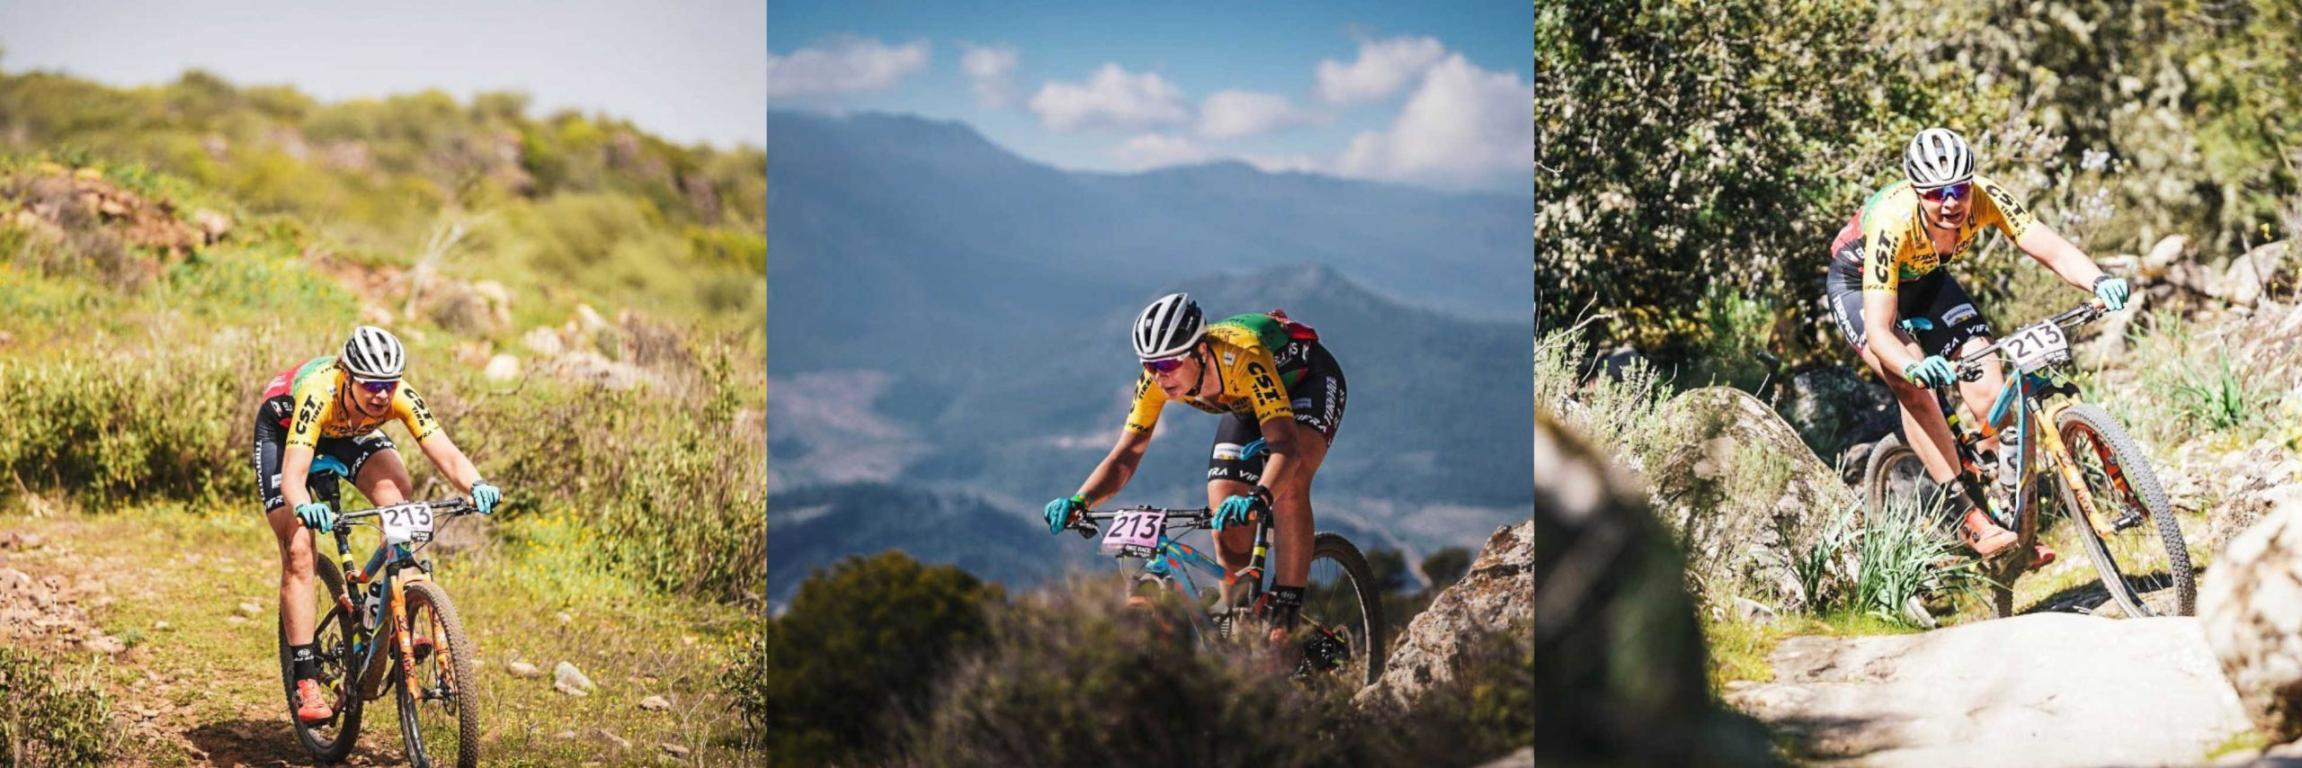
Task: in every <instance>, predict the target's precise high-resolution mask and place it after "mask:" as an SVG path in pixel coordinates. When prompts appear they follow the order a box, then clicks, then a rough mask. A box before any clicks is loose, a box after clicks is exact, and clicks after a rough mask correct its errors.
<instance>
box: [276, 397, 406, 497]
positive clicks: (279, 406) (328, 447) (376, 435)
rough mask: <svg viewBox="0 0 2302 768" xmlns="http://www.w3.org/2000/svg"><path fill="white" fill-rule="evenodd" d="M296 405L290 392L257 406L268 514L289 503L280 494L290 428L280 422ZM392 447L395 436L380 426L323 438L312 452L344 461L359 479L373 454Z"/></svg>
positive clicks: (392, 448)
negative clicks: (282, 461)
mask: <svg viewBox="0 0 2302 768" xmlns="http://www.w3.org/2000/svg"><path fill="white" fill-rule="evenodd" d="M294 407H295V406H294V404H293V403H292V402H291V401H290V399H289V397H288V396H287V395H280V396H277V397H273V398H270V399H267V400H265V401H264V403H263V404H262V405H259V406H257V407H256V450H255V454H254V456H253V459H254V463H255V467H256V496H257V498H260V499H262V500H263V502H264V511H265V512H266V513H270V512H271V511H272V510H274V509H278V508H279V507H280V506H281V505H283V504H286V503H287V498H286V497H285V496H283V495H282V494H281V493H280V455H281V451H282V450H283V449H284V447H285V446H286V445H287V439H288V428H287V427H285V426H282V425H281V424H280V419H281V418H282V417H284V416H286V415H287V414H288V413H289V412H291V411H292V410H293V409H294ZM390 450H396V449H395V448H394V446H393V445H392V439H391V438H389V437H385V436H384V431H383V430H381V429H378V430H375V431H372V432H369V433H367V434H365V435H361V436H359V437H323V438H320V442H319V444H318V445H317V446H314V451H315V452H314V454H313V455H314V456H329V457H333V458H335V460H337V461H341V462H343V463H344V466H345V467H348V468H350V469H351V472H352V477H355V478H356V477H359V476H360V467H361V466H364V465H366V464H367V463H368V459H369V458H370V457H373V456H375V455H376V454H377V453H381V452H383V451H390Z"/></svg>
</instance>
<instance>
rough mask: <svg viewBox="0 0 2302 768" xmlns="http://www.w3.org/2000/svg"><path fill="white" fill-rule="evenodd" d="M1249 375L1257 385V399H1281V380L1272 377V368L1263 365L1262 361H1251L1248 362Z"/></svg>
mask: <svg viewBox="0 0 2302 768" xmlns="http://www.w3.org/2000/svg"><path fill="white" fill-rule="evenodd" d="M1247 375H1248V376H1249V377H1250V379H1249V380H1250V381H1251V382H1253V384H1254V386H1255V399H1256V400H1258V401H1263V400H1277V399H1279V382H1278V381H1276V380H1274V379H1272V378H1271V369H1269V368H1265V367H1263V364H1262V363H1257V362H1250V363H1248V364H1247Z"/></svg>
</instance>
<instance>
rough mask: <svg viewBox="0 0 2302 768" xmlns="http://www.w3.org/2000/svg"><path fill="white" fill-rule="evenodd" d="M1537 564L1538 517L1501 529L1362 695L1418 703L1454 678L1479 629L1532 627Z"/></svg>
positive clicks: (1419, 617)
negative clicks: (1420, 697) (1426, 692)
mask: <svg viewBox="0 0 2302 768" xmlns="http://www.w3.org/2000/svg"><path fill="white" fill-rule="evenodd" d="M1534 564H1535V523H1534V521H1532V520H1529V521H1527V522H1524V523H1520V524H1518V525H1515V526H1505V527H1502V528H1497V529H1495V534H1494V535H1493V536H1490V537H1488V538H1487V544H1486V546H1485V547H1484V548H1482V549H1481V550H1480V551H1479V558H1478V559H1477V560H1475V561H1473V562H1472V563H1471V569H1470V571H1469V572H1467V573H1466V574H1464V576H1463V579H1462V580H1461V581H1458V582H1456V583H1455V584H1454V585H1453V586H1450V587H1448V588H1446V589H1445V590H1442V591H1440V592H1439V596H1438V598H1437V599H1435V600H1433V601H1431V606H1430V607H1429V608H1426V609H1424V610H1423V612H1422V613H1419V614H1416V615H1415V620H1414V621H1413V622H1412V623H1410V624H1408V625H1407V630H1406V633H1405V634H1404V635H1403V636H1402V637H1400V639H1399V642H1398V644H1397V645H1396V646H1395V649H1394V650H1393V651H1392V652H1391V656H1390V660H1389V665H1388V666H1386V667H1385V668H1384V670H1383V677H1382V679H1380V680H1377V681H1375V684H1374V685H1370V686H1368V687H1367V688H1366V689H1365V690H1362V691H1360V692H1359V695H1358V697H1359V699H1361V700H1362V701H1365V700H1370V699H1373V698H1374V697H1376V696H1385V695H1387V696H1390V697H1392V699H1393V700H1395V701H1399V702H1402V703H1404V702H1408V701H1412V700H1413V699H1414V698H1415V697H1416V696H1417V695H1419V694H1420V693H1421V692H1422V691H1423V690H1424V689H1426V688H1429V687H1430V686H1432V685H1434V684H1438V683H1443V682H1447V681H1449V680H1452V679H1454V676H1455V674H1454V671H1455V670H1456V669H1459V668H1461V667H1462V666H1463V662H1462V658H1463V656H1464V654H1465V653H1466V652H1467V651H1469V650H1470V648H1471V646H1470V643H1471V641H1472V640H1474V639H1475V638H1476V637H1477V636H1478V635H1479V633H1482V632H1511V631H1514V630H1516V629H1518V628H1522V627H1525V626H1527V625H1528V622H1530V621H1531V620H1533V618H1534V615H1535V603H1534V599H1535V571H1534ZM1522 631H1523V630H1522ZM1521 647H1525V646H1521Z"/></svg>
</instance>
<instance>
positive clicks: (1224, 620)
mask: <svg viewBox="0 0 2302 768" xmlns="http://www.w3.org/2000/svg"><path fill="white" fill-rule="evenodd" d="M1255 517H1256V518H1257V519H1256V520H1255V521H1254V525H1255V545H1254V548H1253V549H1251V550H1249V555H1248V560H1247V564H1246V565H1245V566H1242V567H1241V568H1240V569H1239V570H1238V571H1236V572H1230V573H1226V572H1225V571H1224V570H1223V566H1222V565H1221V564H1219V563H1217V562H1215V560H1213V559H1211V558H1209V557H1208V556H1206V555H1204V554H1201V553H1200V552H1199V550H1198V549H1197V548H1195V547H1192V546H1191V545H1189V544H1186V543H1183V542H1182V541H1180V540H1178V538H1177V537H1178V536H1181V535H1183V534H1185V533H1189V532H1190V531H1193V530H1197V529H1201V528H1210V527H1211V526H1212V523H1213V520H1214V514H1213V512H1212V511H1210V510H1209V509H1208V508H1206V507H1194V508H1175V509H1170V508H1166V507H1152V506H1137V507H1127V508H1124V509H1117V510H1109V511H1103V512H1096V511H1092V510H1089V511H1086V512H1083V513H1081V514H1079V515H1077V516H1075V517H1073V518H1072V521H1071V523H1070V525H1068V526H1067V527H1068V528H1070V529H1071V530H1074V531H1078V532H1079V535H1080V536H1082V537H1085V538H1088V539H1093V538H1095V536H1096V535H1097V534H1098V533H1102V534H1103V543H1102V545H1101V547H1100V549H1101V551H1102V552H1103V553H1104V554H1107V555H1111V556H1113V557H1114V558H1116V559H1119V560H1121V561H1125V560H1130V559H1140V560H1142V561H1144V562H1143V565H1142V566H1141V567H1140V568H1139V569H1138V570H1137V571H1136V574H1135V578H1134V579H1133V581H1134V584H1135V590H1136V594H1134V595H1131V596H1130V598H1129V602H1130V603H1140V602H1142V601H1143V599H1144V598H1145V597H1146V596H1145V595H1143V594H1141V590H1144V589H1146V588H1150V589H1162V590H1169V591H1173V592H1175V593H1178V594H1181V595H1182V596H1184V598H1185V599H1186V601H1187V602H1188V603H1190V605H1191V606H1193V608H1194V609H1195V610H1189V611H1186V614H1187V615H1188V616H1189V617H1190V619H1189V625H1190V627H1191V628H1192V631H1193V635H1194V637H1195V639H1196V640H1197V641H1198V643H1199V644H1200V647H1201V648H1209V647H1212V646H1213V645H1214V644H1215V643H1216V642H1217V641H1221V640H1227V639H1229V638H1230V637H1231V636H1232V635H1233V634H1234V632H1233V630H1234V628H1235V627H1238V626H1242V623H1241V622H1242V621H1244V622H1246V623H1245V626H1252V625H1253V624H1255V623H1259V622H1261V621H1264V620H1265V619H1266V616H1265V614H1266V612H1267V604H1266V603H1267V601H1266V600H1265V599H1264V598H1265V593H1266V592H1267V591H1268V590H1269V588H1270V587H1271V586H1272V585H1271V584H1269V583H1266V579H1267V577H1269V574H1267V573H1266V572H1265V569H1264V564H1265V561H1266V557H1267V555H1268V554H1269V552H1270V550H1271V530H1272V520H1271V518H1272V517H1273V516H1272V515H1270V514H1268V513H1265V514H1259V515H1256V516H1255ZM1102 523H1109V524H1110V530H1109V531H1108V532H1103V531H1101V530H1100V525H1099V524H1102ZM1194 568H1196V569H1198V570H1200V571H1203V572H1205V573H1206V574H1208V575H1209V576H1211V577H1213V578H1217V579H1223V580H1225V581H1227V582H1229V583H1230V584H1231V585H1232V592H1233V594H1232V595H1231V597H1232V602H1231V603H1230V604H1221V602H1222V601H1220V600H1216V599H1214V596H1213V595H1207V596H1205V597H1202V595H1201V593H1200V591H1199V584H1198V580H1197V579H1196V578H1194V577H1193V576H1192V573H1191V571H1192V569H1194ZM1210 602H1213V603H1217V604H1216V605H1213V606H1211V607H1210V606H1209V605H1208V603H1210ZM1242 614H1243V615H1242ZM1383 631H1384V630H1383V599H1382V595H1381V593H1380V591H1379V590H1378V588H1377V587H1376V585H1375V577H1374V570H1373V569H1371V568H1369V567H1368V566H1367V558H1366V556H1365V555H1363V554H1360V552H1359V548H1358V547H1357V546H1355V545H1353V544H1352V543H1351V541H1350V540H1349V539H1346V538H1344V537H1343V535H1342V534H1339V533H1334V532H1331V531H1320V532H1318V533H1317V534H1314V535H1313V536H1312V537H1311V572H1310V579H1309V581H1308V583H1307V584H1305V586H1304V590H1303V607H1302V609H1301V610H1300V611H1299V612H1298V613H1297V625H1296V628H1295V633H1294V634H1293V635H1292V636H1291V638H1290V640H1289V642H1290V643H1294V644H1295V645H1296V646H1297V648H1298V649H1299V650H1300V651H1301V652H1302V656H1301V658H1300V660H1299V661H1298V662H1297V663H1296V667H1295V672H1294V674H1295V677H1296V679H1298V680H1303V679H1310V678H1313V677H1331V678H1333V679H1338V680H1342V681H1346V682H1350V683H1352V684H1353V685H1355V686H1356V685H1367V684H1371V683H1373V682H1375V680H1376V678H1379V677H1382V676H1383V660H1384V654H1385V648H1386V647H1387V646H1386V645H1385V642H1384V641H1385V638H1384V637H1383ZM1237 634H1241V635H1244V636H1248V637H1259V636H1260V635H1258V634H1256V633H1252V632H1242V633H1237Z"/></svg>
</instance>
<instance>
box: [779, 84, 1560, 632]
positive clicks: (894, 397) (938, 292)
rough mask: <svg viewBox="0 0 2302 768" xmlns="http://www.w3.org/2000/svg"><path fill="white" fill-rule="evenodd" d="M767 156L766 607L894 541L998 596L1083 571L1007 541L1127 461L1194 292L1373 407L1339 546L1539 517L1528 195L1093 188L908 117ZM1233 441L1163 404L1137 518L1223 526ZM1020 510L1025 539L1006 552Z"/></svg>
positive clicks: (858, 119) (1306, 187)
mask: <svg viewBox="0 0 2302 768" xmlns="http://www.w3.org/2000/svg"><path fill="white" fill-rule="evenodd" d="M768 131H769V132H768V221H769V225H768V249H769V250H768V265H769V266H768V372H769V377H770V378H769V391H768V419H769V429H768V433H769V435H770V437H771V439H770V460H769V468H770V474H771V488H772V489H773V490H774V491H775V496H774V497H773V498H771V499H770V515H769V541H770V552H769V558H770V585H769V587H770V592H771V594H784V593H786V592H787V590H788V589H789V588H790V587H791V586H792V585H795V584H796V583H797V580H798V579H799V578H802V577H804V575H805V572H806V569H807V568H812V567H817V566H820V565H824V564H828V563H829V562H831V561H833V560H836V559H837V557H838V556H840V555H841V554H842V553H848V554H855V553H865V552H872V551H878V550H879V549H884V548H886V547H889V546H899V547H902V548H904V549H906V550H907V551H910V552H912V554H914V555H915V556H919V557H922V558H925V559H932V560H938V561H942V562H962V563H963V564H972V565H971V570H972V569H973V566H982V567H985V568H987V569H989V570H987V571H978V573H982V574H983V575H986V576H989V577H992V578H1001V579H1007V578H1014V577H1018V576H1019V575H1026V574H1036V575H1045V574H1046V573H1048V572H1051V571H1052V570H1054V569H1055V568H1057V567H1059V565H1058V561H1056V560H1047V559H1044V558H1043V557H1041V556H1042V555H1044V554H1045V549H1046V547H1052V546H1055V545H1056V544H1057V542H1049V543H1048V544H1047V545H1043V546H1032V547H1023V548H1021V549H1014V548H1013V547H1015V546H1021V544H1020V541H1008V540H1009V539H1010V537H1012V536H1017V535H1021V536H1037V537H1041V538H1040V539H1038V540H1040V541H1045V540H1046V536H1047V534H1046V531H1045V529H1044V528H1040V529H1039V530H1038V531H1037V532H1036V533H1035V534H1033V533H1032V532H1031V530H1030V529H1029V527H1027V526H1028V524H1029V521H1028V518H1029V517H1032V516H1035V515H1036V507H1037V506H1038V504H1040V503H1043V502H1044V501H1045V499H1047V498H1051V497H1054V496H1056V495H1060V494H1063V493H1068V492H1070V491H1071V490H1072V489H1073V488H1074V487H1076V486H1077V485H1078V483H1079V481H1080V479H1081V478H1083V477H1085V476H1086V474H1087V472H1088V471H1089V470H1091V469H1093V468H1094V465H1095V462H1096V461H1097V460H1099V459H1100V458H1101V457H1102V456H1103V454H1104V453H1105V452H1106V451H1108V450H1109V448H1110V446H1111V443H1112V441H1113V440H1114V439H1115V438H1116V436H1117V430H1118V427H1119V424H1120V422H1121V421H1122V420H1123V418H1124V416H1125V413H1126V406H1127V400H1126V398H1127V395H1128V393H1129V391H1130V389H1131V386H1132V383H1133V380H1134V376H1135V375H1136V373H1137V372H1138V370H1139V369H1137V368H1136V366H1135V364H1134V358H1133V355H1132V353H1131V352H1130V351H1129V349H1128V345H1127V341H1126V329H1127V326H1128V324H1129V322H1130V321H1131V320H1132V319H1133V317H1134V315H1135V313H1136V312H1137V311H1138V310H1140V309H1141V306H1142V305H1143V304H1144V303H1145V302H1148V301H1149V300H1150V299H1151V298H1154V297H1156V296H1157V295H1159V294H1161V293H1164V292H1167V291H1172V290H1186V291H1189V292H1191V294H1192V295H1193V296H1194V297H1195V298H1197V299H1198V301H1199V302H1200V304H1201V306H1202V307H1204V308H1206V310H1207V311H1208V312H1209V313H1210V314H1212V315H1215V316H1218V317H1219V316H1223V315H1229V314H1235V313H1239V312H1249V311H1264V310H1269V309H1273V308H1284V309H1286V310H1287V311H1288V313H1289V314H1290V315H1292V316H1294V317H1296V318H1298V319H1301V320H1303V321H1304V322H1307V323H1310V324H1312V325H1314V326H1316V327H1317V328H1318V329H1319V331H1320V333H1321V335H1322V336H1323V337H1324V338H1325V339H1326V340H1327V344H1328V346H1329V348H1330V349H1331V350H1332V351H1333V352H1334V354H1335V356H1336V358H1337V359H1338V360H1339V361H1340V363H1341V364H1342V367H1343V369H1344V373H1345V375H1346V377H1347V378H1348V380H1349V383H1350V390H1351V394H1350V401H1349V408H1348V410H1347V412H1346V414H1345V416H1344V419H1343V428H1342V432H1341V434H1340V436H1339V437H1338V438H1337V440H1336V443H1335V447H1334V449H1333V451H1332V453H1331V454H1330V456H1329V458H1328V461H1327V465H1326V467H1325V468H1324V469H1322V470H1321V472H1320V476H1319V480H1318V492H1317V497H1318V499H1319V505H1320V506H1319V509H1320V510H1321V512H1320V515H1321V519H1320V523H1321V527H1322V528H1338V527H1340V528H1346V529H1349V530H1352V531H1353V532H1354V535H1356V536H1359V537H1361V538H1364V539H1369V540H1372V539H1374V538H1377V537H1387V538H1389V539H1390V540H1391V541H1390V543H1391V544H1394V545H1400V546H1405V547H1408V548H1410V549H1417V548H1424V549H1427V548H1430V547H1436V546H1441V545H1445V544H1468V545H1473V546H1475V545H1476V543H1477V542H1478V541H1480V540H1483V538H1484V537H1485V536H1486V535H1487V534H1488V533H1490V532H1491V531H1492V529H1493V525H1495V524H1500V523H1501V522H1503V521H1504V520H1507V519H1512V518H1524V517H1525V516H1526V515H1527V514H1530V508H1529V505H1530V504H1531V503H1532V498H1533V488H1532V485H1533V482H1532V479H1531V476H1530V474H1529V473H1530V472H1531V469H1530V468H1531V467H1532V464H1533V456H1532V447H1531V445H1530V438H1529V437H1528V435H1529V434H1530V430H1531V429H1532V423H1533V385H1532V382H1531V376H1530V373H1531V362H1532V330H1533V328H1532V326H1533V321H1532V293H1533V288H1532V277H1533V273H1532V266H1531V241H1530V237H1531V234H1530V227H1531V224H1530V221H1531V217H1532V202H1531V201H1530V200H1527V199H1517V200H1513V199H1511V198H1508V197H1502V196H1494V195H1459V194H1447V193H1440V192H1433V191H1427V190H1422V189H1417V188H1412V187H1404V186H1397V185H1387V184H1374V183H1366V182H1358V181H1348V180H1341V179H1333V178H1325V177H1318V176H1311V175H1305V174H1267V173H1263V172H1261V171H1257V170H1255V169H1254V168H1252V167H1249V166H1245V165H1242V164H1237V163H1224V164H1215V165H1205V166H1195V167H1188V168H1176V169H1168V170H1162V171H1154V172H1150V173H1142V174H1129V175H1110V174H1087V173H1070V172H1065V171H1060V170H1057V169H1053V168H1049V167H1047V166H1043V165H1038V164H1036V163H1032V162H1030V161H1027V160H1024V159H1022V158H1019V157H1016V156H1015V155H1013V154H1011V153H1008V152H1006V151H1005V150H1002V149H1000V148H999V147H997V146H995V145H993V144H991V143H990V142H988V141H985V140H984V139H983V138H982V137H981V136H980V135H978V134H976V133H975V132H974V131H973V130H971V129H969V128H967V127H966V126H964V125H961V124H957V123H945V122H933V121H928V120H922V119H917V118H911V117H898V116H887V115H862V116H855V117H846V118H839V117H823V116H815V115H806V114H798V113H786V112H772V113H770V115H769V123H768ZM1368 286H1381V287H1380V289H1379V290H1376V289H1370V288H1369V287H1368ZM1213 429H1214V422H1213V418H1212V417H1209V416H1206V415H1204V414H1200V413H1199V412H1197V411H1193V410H1191V409H1188V408H1182V407H1176V408H1170V409H1168V411H1167V412H1166V414H1165V415H1164V416H1163V418H1162V419H1161V421H1160V428H1159V434H1158V437H1157V439H1156V440H1155V441H1154V443H1153V447H1152V451H1151V454H1150V456H1148V457H1147V458H1146V460H1145V464H1144V467H1143V469H1142V471H1141V472H1140V473H1138V475H1137V477H1136V480H1135V482H1134V483H1132V484H1131V485H1130V487H1129V488H1128V489H1127V491H1126V493H1125V494H1124V500H1126V501H1130V502H1132V501H1154V502H1160V503H1178V502H1196V501H1203V500H1204V491H1203V490H1202V489H1203V485H1204V484H1203V482H1202V481H1201V480H1200V478H1201V476H1202V475H1203V473H1204V468H1205V464H1206V450H1207V444H1208V441H1209V438H1210V437H1211V435H1212V432H1213ZM810 489H813V490H810ZM890 499H902V500H906V501H904V502H902V503H901V504H895V505H889V506H886V507H884V508H883V507H882V506H879V505H881V504H882V503H883V502H887V501H888V500H890ZM923 499H924V500H926V501H923ZM794 505H802V506H806V507H808V508H810V509H813V510H817V511H816V512H815V513H813V514H814V515H815V516H813V517H806V518H805V519H798V518H794V517H792V516H791V513H792V510H791V509H789V508H790V507H792V506H794ZM822 510H837V511H836V512H835V513H824V512H822ZM882 515H884V516H887V517H886V518H885V519H879V516H882ZM1000 515H1004V516H1006V518H1005V519H1006V520H1007V521H1009V522H1008V523H1007V525H1009V526H1018V527H1016V528H1014V530H1008V529H1007V528H1005V527H999V528H998V529H997V530H986V528H985V526H987V525H994V526H996V525H997V524H996V523H993V522H991V521H993V520H997V519H999V516H1000ZM859 516H868V517H870V518H872V519H871V520H868V521H866V520H862V519H858V518H859ZM908 518H920V522H925V521H926V520H929V519H933V520H939V521H943V522H946V523H953V525H917V526H911V525H904V524H902V523H900V521H901V520H903V519H908ZM955 535H956V536H959V537H963V538H958V539H955V538H953V537H954V536H955ZM970 541H972V542H973V543H969V542H970ZM1002 541H1005V543H1004V544H1001V545H999V546H990V545H989V544H990V543H991V542H1002ZM1062 543H1064V544H1068V543H1070V542H1062ZM1071 550H1092V547H1091V546H1086V545H1084V544H1080V545H1077V546H1070V547H1064V548H1063V549H1061V550H1057V551H1060V552H1062V553H1064V557H1063V558H1062V560H1064V561H1070V562H1080V560H1079V559H1078V558H1077V557H1076V555H1077V553H1075V552H1071ZM991 552H1012V553H1014V557H1012V558H1008V559H1004V560H999V561H998V564H997V565H990V564H987V563H986V560H985V559H984V558H985V557H986V553H991ZM1025 553H1036V554H1033V555H1026V554H1025ZM778 558H782V561H781V562H778ZM995 559H996V558H995ZM1016 561H1021V562H1026V563H1032V564H1029V565H1022V566H1018V565H1016V564H1015V563H1016Z"/></svg>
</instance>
